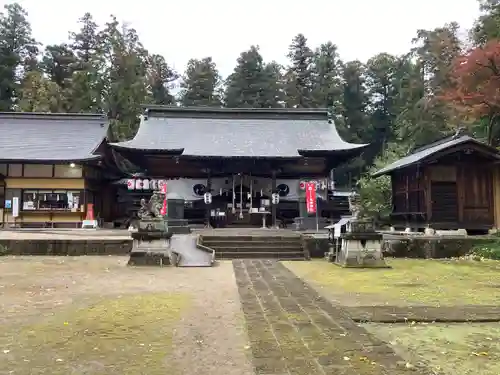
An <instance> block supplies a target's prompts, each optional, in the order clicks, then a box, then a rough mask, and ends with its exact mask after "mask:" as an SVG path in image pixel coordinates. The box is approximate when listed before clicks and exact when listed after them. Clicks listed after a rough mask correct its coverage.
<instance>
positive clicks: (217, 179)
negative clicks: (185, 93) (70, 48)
mask: <svg viewBox="0 0 500 375" xmlns="http://www.w3.org/2000/svg"><path fill="white" fill-rule="evenodd" d="M0 127H1V128H3V129H4V131H5V132H6V134H10V137H7V138H8V145H7V144H6V145H5V147H4V150H3V151H2V152H0V172H1V175H0V187H1V189H0V195H3V197H0V200H1V202H2V207H0V209H1V212H0V219H1V222H2V223H3V225H4V226H12V225H16V226H21V227H40V226H51V227H78V226H80V225H81V222H82V221H83V220H84V218H85V217H86V214H87V212H86V210H87V209H88V207H89V204H91V205H92V206H93V209H94V214H95V216H96V217H97V218H98V219H99V221H100V223H101V224H102V225H103V226H112V227H120V226H121V227H126V226H127V225H129V223H130V221H131V220H134V219H136V213H137V210H138V209H139V208H140V202H141V199H146V200H147V199H149V197H150V196H151V194H152V188H154V187H155V183H156V182H157V181H159V180H160V181H167V185H168V194H167V197H168V200H169V204H170V202H172V209H170V208H169V219H177V220H182V221H185V222H186V223H187V224H189V225H196V224H205V225H206V224H210V225H212V226H260V225H261V224H262V215H261V213H262V212H268V213H269V215H268V217H267V220H268V221H269V225H277V224H278V223H281V224H283V225H286V224H290V223H292V222H295V223H297V222H298V223H300V224H301V225H303V226H306V227H307V226H310V225H312V224H311V222H312V221H316V222H317V220H318V218H314V217H311V215H310V213H308V212H307V211H306V207H305V188H304V186H305V184H306V183H307V182H315V183H316V188H317V190H316V194H317V212H318V214H317V215H318V216H319V220H326V219H327V218H332V216H338V215H341V214H342V213H347V212H348V207H347V204H346V201H347V200H346V199H344V198H345V197H343V196H342V193H341V192H338V191H337V189H336V188H334V184H333V181H332V171H333V170H335V168H337V167H338V166H340V165H342V164H344V163H346V162H348V161H349V160H351V159H353V158H355V157H357V156H359V155H360V154H361V153H362V152H363V150H364V148H365V147H366V146H367V145H362V144H352V143H348V142H346V141H344V140H343V139H342V138H341V137H340V136H339V134H338V132H337V129H336V128H335V124H334V123H333V121H332V120H331V119H330V118H329V116H328V112H327V110H326V109H253V108H248V109H247V108H241V109H228V108H189V107H188V108H182V107H167V106H147V107H145V110H144V114H143V115H142V116H141V121H140V125H139V129H138V131H137V133H136V135H135V136H134V137H133V139H131V140H127V141H123V142H110V141H109V137H108V134H109V129H108V123H107V121H106V119H105V118H104V117H103V116H100V115H80V114H37V113H30V114H27V113H9V114H0ZM131 182H132V183H131ZM207 193H208V194H207ZM346 194H347V192H346ZM344 195H345V194H344ZM207 199H208V200H207ZM13 202H19V203H18V207H17V208H14V207H13ZM19 208H20V209H19ZM14 212H15V214H16V215H13V213H14Z"/></svg>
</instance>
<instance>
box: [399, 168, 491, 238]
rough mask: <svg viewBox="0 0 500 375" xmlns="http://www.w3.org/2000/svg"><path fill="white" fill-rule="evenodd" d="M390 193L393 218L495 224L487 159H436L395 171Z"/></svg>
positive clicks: (456, 224)
mask: <svg viewBox="0 0 500 375" xmlns="http://www.w3.org/2000/svg"><path fill="white" fill-rule="evenodd" d="M392 193H393V200H392V201H393V216H394V218H399V219H402V218H404V219H405V220H406V221H409V222H413V221H416V222H420V223H423V224H430V225H433V224H442V225H438V226H439V227H449V228H450V229H452V228H454V227H458V228H467V229H469V228H470V229H475V228H478V229H479V228H486V227H490V226H493V224H494V204H493V203H494V202H493V168H492V165H491V164H490V163H485V162H483V163H466V162H463V163H456V164H455V165H441V164H438V163H435V164H432V165H426V166H422V167H420V168H415V167H414V168H406V169H404V170H401V171H396V172H395V173H394V174H393V175H392Z"/></svg>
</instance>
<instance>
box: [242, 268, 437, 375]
mask: <svg viewBox="0 0 500 375" xmlns="http://www.w3.org/2000/svg"><path fill="white" fill-rule="evenodd" d="M233 267H234V270H235V275H236V281H237V284H238V290H239V294H240V300H241V303H242V307H243V312H244V315H245V319H246V324H247V331H248V336H249V340H250V343H251V349H252V355H253V364H254V367H255V372H256V374H258V375H261V374H262V375H284V374H288V375H316V374H338V375H365V374H366V375H368V374H371V375H372V374H373V375H382V374H388V375H389V374H390V375H396V374H407V373H412V374H427V373H428V372H427V371H426V370H425V369H416V368H413V369H408V368H406V367H405V362H404V361H403V360H402V359H401V358H400V357H398V356H397V355H396V354H395V353H394V351H393V350H392V349H391V348H390V347H389V346H388V345H387V344H385V343H384V342H382V341H380V340H378V339H376V338H375V337H373V336H371V335H370V334H369V333H368V332H367V331H366V330H365V329H363V328H361V327H359V326H358V325H357V324H356V323H355V322H354V321H353V320H351V319H350V318H349V316H348V315H347V313H346V312H344V310H343V309H342V308H341V307H340V306H333V305H332V304H331V303H330V302H328V301H327V300H325V299H324V298H322V297H321V296H320V295H319V294H318V293H317V292H316V291H315V290H314V289H313V288H312V287H309V286H308V285H307V284H305V283H304V282H303V281H302V280H301V279H299V278H298V277H297V276H295V275H294V274H293V273H292V272H291V271H290V270H288V269H287V268H285V267H284V266H283V265H281V264H280V263H279V262H276V261H272V260H234V261H233Z"/></svg>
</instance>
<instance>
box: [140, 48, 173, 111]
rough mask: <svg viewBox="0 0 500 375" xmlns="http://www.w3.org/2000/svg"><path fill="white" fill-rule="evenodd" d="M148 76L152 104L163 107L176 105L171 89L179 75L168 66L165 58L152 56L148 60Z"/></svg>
mask: <svg viewBox="0 0 500 375" xmlns="http://www.w3.org/2000/svg"><path fill="white" fill-rule="evenodd" d="M147 76H148V81H149V91H150V97H151V102H152V103H153V104H161V105H173V104H175V98H174V96H173V95H172V94H171V93H170V89H171V88H172V87H173V85H174V82H175V81H176V80H177V79H178V78H179V75H178V74H177V72H175V71H174V70H173V69H172V68H171V67H170V66H169V65H168V64H167V62H166V61H165V58H164V57H163V56H161V55H151V56H150V57H149V58H148V69H147Z"/></svg>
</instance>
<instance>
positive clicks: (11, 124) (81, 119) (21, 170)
mask: <svg viewBox="0 0 500 375" xmlns="http://www.w3.org/2000/svg"><path fill="white" fill-rule="evenodd" d="M107 122H108V121H107V119H106V117H105V116H103V115H93V114H48V113H20V112H8V113H0V131H1V132H2V137H1V139H0V226H3V227H12V226H16V227H72V228H75V227H80V226H81V222H82V220H83V219H84V218H85V215H86V210H87V204H89V203H91V204H94V205H96V208H98V207H99V206H101V205H102V201H101V197H100V194H99V192H100V191H101V189H100V187H101V186H100V184H101V182H102V176H103V169H102V167H103V166H102V163H101V159H102V153H103V152H104V151H105V149H106V145H105V144H106V132H107V128H108V124H107Z"/></svg>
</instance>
